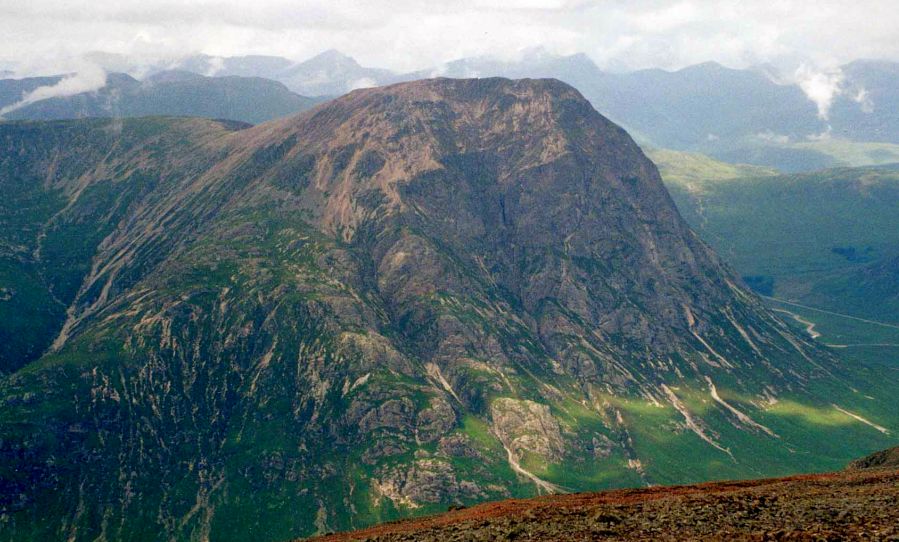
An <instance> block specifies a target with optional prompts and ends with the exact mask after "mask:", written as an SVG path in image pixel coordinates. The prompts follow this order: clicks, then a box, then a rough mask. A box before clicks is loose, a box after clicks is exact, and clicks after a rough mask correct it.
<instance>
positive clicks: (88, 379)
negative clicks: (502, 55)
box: [0, 79, 835, 540]
mask: <svg viewBox="0 0 899 542" xmlns="http://www.w3.org/2000/svg"><path fill="white" fill-rule="evenodd" d="M240 128H241V127H237V126H229V125H226V124H222V123H218V122H213V121H201V120H190V119H177V120H175V119H138V120H126V121H124V122H122V121H109V122H107V121H82V122H65V123H51V124H16V123H12V124H0V149H2V150H3V152H2V153H0V184H2V187H0V188H2V190H3V193H4V194H5V195H7V199H6V201H4V202H3V203H2V205H3V207H2V217H3V219H4V220H3V222H2V224H0V226H2V230H0V233H2V241H3V245H2V250H3V253H2V257H3V259H2V264H3V266H4V267H3V268H2V272H3V274H2V275H0V276H2V277H5V278H4V279H3V280H5V281H6V283H5V284H2V286H3V292H5V293H4V299H5V298H9V299H7V300H6V301H0V311H4V312H2V314H0V316H13V317H10V318H0V320H2V322H3V323H2V324H0V333H2V334H3V336H4V337H8V338H10V341H9V342H8V343H7V344H8V346H4V347H3V348H4V349H3V350H0V368H2V371H3V372H4V373H5V374H6V376H4V377H3V380H2V381H0V400H2V405H3V407H2V409H0V412H2V415H0V521H2V522H3V523H2V524H3V526H4V528H3V529H0V538H59V537H67V538H71V539H95V538H97V537H106V538H112V539H115V538H128V539H135V540H136V539H153V540H155V539H158V538H184V539H187V538H191V539H193V538H198V539H204V538H206V537H211V538H213V539H216V540H227V539H231V538H233V539H245V538H247V537H248V536H253V537H254V538H259V539H265V540H277V539H286V538H290V537H291V536H300V535H305V534H310V533H313V532H315V531H317V530H318V531H326V530H332V529H336V528H347V527H354V526H360V525H363V524H367V523H372V522H374V521H377V520H382V519H388V518H391V517H396V516H398V515H402V514H405V513H409V512H410V511H415V512H429V511H434V510H437V509H440V508H441V507H444V506H446V505H447V504H449V503H468V502H472V501H475V500H483V499H489V498H499V497H504V496H509V495H531V494H534V493H536V492H540V491H561V490H570V489H579V488H580V489H583V488H588V487H589V488H595V487H596V485H597V484H601V485H628V484H638V483H641V482H646V481H651V480H652V478H653V477H654V476H659V475H663V476H665V477H667V479H688V478H695V477H708V476H723V475H725V474H727V473H731V472H742V471H739V470H736V471H734V470H726V469H740V468H744V467H742V466H741V465H742V463H740V462H741V461H744V460H746V461H750V462H751V461H753V459H752V458H754V457H755V456H756V455H757V454H756V452H755V448H754V447H753V446H755V443H756V442H757V440H758V439H763V440H764V442H765V444H764V445H765V446H775V445H776V446H781V444H780V442H781V441H779V440H778V439H779V438H781V435H780V433H783V430H781V429H779V428H777V427H775V428H774V430H773V431H769V432H766V431H762V430H759V431H757V430H756V428H762V429H766V427H765V426H763V425H761V423H762V421H764V422H765V423H771V421H770V420H769V419H765V420H762V419H760V418H757V419H752V418H751V417H758V416H763V417H764V416H766V413H765V412H764V405H770V404H774V402H775V401H774V399H773V397H774V396H776V395H777V394H779V393H785V392H787V391H790V392H792V393H799V392H801V390H802V389H803V388H804V387H805V386H806V384H807V383H809V382H811V381H813V380H814V379H825V378H831V375H832V373H833V372H834V371H835V368H834V367H832V364H831V361H830V358H829V356H828V355H827V354H825V353H823V352H821V351H820V350H819V349H817V348H816V347H815V346H814V345H813V344H812V343H810V342H808V341H807V340H805V339H803V338H802V337H800V336H798V335H797V334H794V333H793V332H792V331H791V330H790V329H789V328H787V327H786V326H785V325H784V324H783V323H782V322H781V321H780V320H778V319H776V318H775V317H773V316H772V315H771V314H770V313H768V312H767V311H766V310H765V309H764V308H763V307H762V305H760V303H759V302H758V301H757V300H756V298H755V297H753V296H752V295H751V294H749V293H748V292H747V291H746V290H745V289H744V288H743V286H741V284H740V283H739V281H738V280H737V279H736V278H734V277H733V276H732V274H731V272H730V271H729V270H728V269H727V268H726V267H725V266H723V265H722V264H721V262H720V261H719V259H718V258H717V256H715V254H713V253H712V252H711V251H710V250H709V248H708V247H707V246H706V245H705V244H703V243H702V241H700V240H699V239H698V238H697V237H696V235H695V234H694V233H693V232H692V231H691V230H690V229H689V228H688V227H687V226H686V225H685V224H684V222H683V220H682V219H681V218H680V216H679V215H678V213H677V211H676V210H675V208H674V206H673V204H672V202H671V200H670V198H669V196H668V194H667V192H666V191H665V189H664V188H663V186H662V184H661V182H660V179H659V175H658V172H657V171H656V168H655V167H654V166H653V164H652V163H651V162H650V161H649V160H648V159H647V158H646V157H645V156H644V155H643V154H642V153H641V152H640V150H639V149H638V147H637V146H636V145H635V144H634V142H633V141H632V140H631V138H630V137H629V136H628V135H627V134H626V133H625V132H624V131H623V130H621V129H620V128H618V127H617V126H615V125H613V124H612V123H610V122H609V121H608V120H606V119H605V118H603V117H602V116H601V115H599V113H597V112H596V111H594V110H593V109H592V108H591V107H590V106H589V104H588V103H587V102H586V101H585V100H584V99H583V98H582V97H581V96H580V95H579V94H578V93H577V91H575V90H574V89H572V88H571V87H568V86H566V85H564V84H562V83H559V82H557V81H552V80H522V81H509V80H503V79H484V80H447V79H440V80H425V81H418V82H413V83H406V84H400V85H395V86H390V87H385V88H377V89H367V90H361V91H355V92H353V93H351V94H349V95H347V96H344V97H342V98H340V99H338V100H335V101H333V102H330V103H328V104H325V105H323V106H319V107H317V108H316V109H313V110H311V111H309V112H307V113H304V114H302V115H300V116H298V117H295V118H291V119H286V120H283V121H277V122H274V123H269V124H264V125H261V126H258V127H255V128H249V129H240ZM12 300H16V301H15V302H16V303H17V305H16V307H15V309H13V308H12V305H10V303H11V301H12ZM713 382H715V383H717V384H718V388H717V389H716V388H715V384H713ZM710 392H711V394H712V395H709V393H710ZM698 394H702V395H701V399H700V395H698ZM712 396H714V398H715V399H714V401H713V400H712ZM761 397H764V398H766V402H762V401H761ZM713 426H714V427H717V428H718V430H714V427H713ZM789 427H796V424H792V425H790V426H789ZM656 431H661V432H662V433H657V432H656ZM744 435H745V436H744ZM728 438H730V439H731V440H728ZM739 439H745V440H739ZM795 445H796V446H801V445H800V444H795ZM679 446H680V447H679ZM663 448H664V450H665V453H669V452H670V453H682V452H683V453H684V454H685V455H684V458H685V459H684V460H683V461H681V462H678V461H673V462H672V461H670V459H667V457H668V456H665V457H666V459H660V460H659V461H658V463H656V462H655V461H653V457H654V456H653V454H654V453H655V452H656V451H661V450H663ZM778 449H780V448H778ZM672 450H673V451H672ZM697 450H701V453H696V452H697ZM741 454H742V455H741ZM789 454H793V450H792V449H791V450H790V451H789ZM703 457H708V458H709V459H708V460H709V461H710V462H713V463H714V465H716V467H715V468H716V469H725V470H716V471H710V470H705V467H704V466H702V465H705V463H704V462H703V461H704V459H702V458H703ZM783 457H789V455H788V454H787V450H786V448H784V451H783ZM766 464H767V463H766ZM729 465H734V466H733V467H729ZM747 465H750V466H747V467H745V468H746V469H752V470H751V471H750V472H753V473H755V474H758V472H759V471H758V470H755V469H754V468H753V467H752V466H751V465H752V463H747ZM700 466H701V467H700ZM694 467H695V470H694ZM769 468H770V467H769ZM678 469H680V470H678ZM710 472H714V474H710ZM48 511H49V512H48Z"/></svg>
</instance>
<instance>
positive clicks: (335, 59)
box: [301, 49, 360, 68]
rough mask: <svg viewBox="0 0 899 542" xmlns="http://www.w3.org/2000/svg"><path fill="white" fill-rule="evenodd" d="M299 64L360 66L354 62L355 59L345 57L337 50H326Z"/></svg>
mask: <svg viewBox="0 0 899 542" xmlns="http://www.w3.org/2000/svg"><path fill="white" fill-rule="evenodd" d="M301 64H305V65H314V64H323V65H339V66H344V67H353V68H359V67H360V65H359V63H358V62H356V59H354V58H353V57H351V56H349V55H346V54H344V53H342V52H340V51H338V50H337V49H328V50H327V51H323V52H321V53H319V54H317V55H315V56H313V57H312V58H310V59H308V60H305V61H303V62H301Z"/></svg>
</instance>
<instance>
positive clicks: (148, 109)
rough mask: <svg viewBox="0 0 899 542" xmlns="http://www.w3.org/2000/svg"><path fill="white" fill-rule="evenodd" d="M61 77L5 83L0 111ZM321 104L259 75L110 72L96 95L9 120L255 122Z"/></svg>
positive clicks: (55, 102)
mask: <svg viewBox="0 0 899 542" xmlns="http://www.w3.org/2000/svg"><path fill="white" fill-rule="evenodd" d="M62 79H63V77H62V76H57V77H42V78H32V79H21V80H16V79H7V80H2V81H0V108H4V107H8V106H10V105H12V104H15V103H16V102H18V101H19V100H21V99H22V97H23V95H25V94H27V93H28V92H31V91H33V90H35V89H36V88H38V87H42V86H50V85H55V84H57V83H59V82H60V81H61V80H62ZM317 102H318V100H315V99H313V98H307V97H305V96H300V95H298V94H296V93H294V92H291V91H290V90H288V89H287V87H286V86H284V85H283V84H282V83H279V82H277V81H272V80H270V79H263V78H260V77H238V76H226V77H206V76H203V75H199V74H196V73H193V72H189V71H163V72H158V73H155V74H153V75H151V76H149V77H147V78H145V79H144V80H143V81H138V80H137V79H135V78H133V77H131V76H130V75H126V74H122V73H111V74H109V76H108V77H107V80H106V85H105V86H103V87H102V88H100V89H99V90H96V91H91V92H83V93H80V94H76V95H74V96H59V97H55V98H49V99H45V100H40V101H36V102H33V103H29V104H27V105H24V106H23V107H19V108H16V109H13V110H12V111H9V112H7V113H6V114H4V115H3V116H4V117H5V118H6V119H9V120H15V119H30V120H51V119H69V118H83V117H141V116H153V115H172V116H191V117H207V118H220V119H230V120H237V121H243V122H248V123H252V124H256V123H260V122H264V121H267V120H271V119H275V118H279V117H284V116H287V115H290V114H292V113H296V112H299V111H303V110H305V109H309V108H310V107H312V106H313V105H315V104H316V103H317Z"/></svg>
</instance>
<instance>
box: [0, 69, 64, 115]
mask: <svg viewBox="0 0 899 542" xmlns="http://www.w3.org/2000/svg"><path fill="white" fill-rule="evenodd" d="M60 79H62V76H59V75H58V76H51V77H26V78H23V79H0V108H3V107H6V106H8V105H11V104H14V103H16V102H18V101H19V100H21V99H22V96H24V95H25V94H28V93H29V92H31V91H32V90H34V89H36V88H38V87H43V86H47V85H54V84H56V83H58V82H59V80H60Z"/></svg>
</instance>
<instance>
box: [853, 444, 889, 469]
mask: <svg viewBox="0 0 899 542" xmlns="http://www.w3.org/2000/svg"><path fill="white" fill-rule="evenodd" d="M889 467H892V468H896V467H899V446H897V447H896V448H890V449H888V450H881V451H879V452H875V453H873V454H871V455H869V456H867V457H863V458H861V459H856V460H855V461H853V462H852V463H849V468H850V469H876V468H889Z"/></svg>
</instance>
